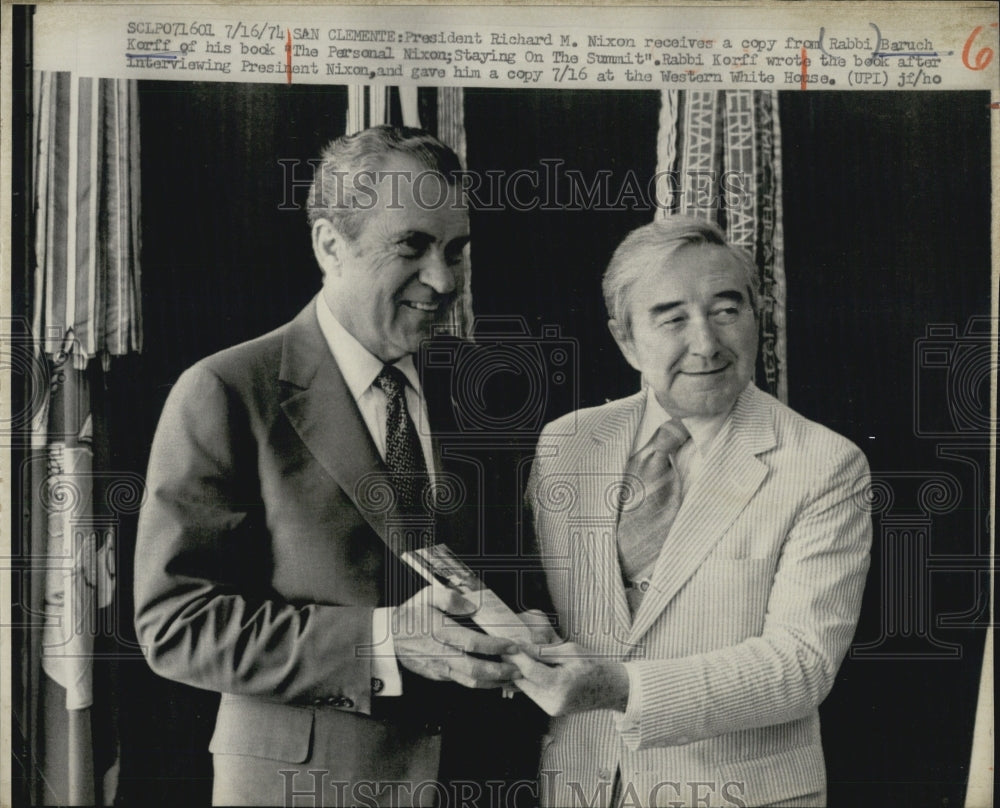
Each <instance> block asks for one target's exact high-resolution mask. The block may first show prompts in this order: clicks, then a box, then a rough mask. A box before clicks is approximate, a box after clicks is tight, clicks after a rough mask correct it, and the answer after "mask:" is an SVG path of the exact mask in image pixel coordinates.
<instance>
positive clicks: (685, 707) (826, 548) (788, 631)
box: [620, 441, 872, 750]
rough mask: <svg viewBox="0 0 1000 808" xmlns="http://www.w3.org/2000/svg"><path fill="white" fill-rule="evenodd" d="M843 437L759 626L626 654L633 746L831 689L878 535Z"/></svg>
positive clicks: (809, 700)
mask: <svg viewBox="0 0 1000 808" xmlns="http://www.w3.org/2000/svg"><path fill="white" fill-rule="evenodd" d="M837 445H838V447H843V448H840V449H839V450H838V451H835V452H834V453H833V455H832V456H831V457H830V459H829V465H826V466H825V468H826V469H827V470H828V471H829V473H828V474H824V475H822V480H820V481H817V482H816V484H815V487H814V490H813V492H812V495H811V497H810V498H809V499H808V501H807V502H806V504H805V506H804V507H803V508H802V509H801V510H800V512H799V514H798V518H797V519H796V520H795V522H794V523H793V525H792V527H791V529H790V531H789V532H788V535H787V537H786V539H785V541H784V544H783V549H782V553H781V556H780V559H779V561H778V565H777V569H776V572H775V576H774V581H773V584H772V588H771V591H770V595H769V598H768V601H767V612H766V616H765V618H764V626H763V630H762V632H761V633H760V635H759V636H755V637H751V638H748V639H746V640H744V641H743V642H740V643H738V644H737V645H734V646H731V647H728V648H720V649H717V650H714V651H710V652H707V653H702V654H696V655H692V656H687V657H679V658H676V659H661V660H649V661H635V662H629V663H627V668H628V669H629V677H630V681H631V682H632V683H633V687H635V686H638V691H639V693H638V699H637V701H638V702H639V710H638V715H634V714H632V705H631V704H630V707H629V711H627V712H626V715H625V720H624V721H623V722H622V723H621V727H620V729H621V730H622V737H623V740H624V741H625V743H626V744H627V745H628V746H629V747H630V748H632V749H633V750H641V749H647V748H651V747H657V746H670V745H677V744H685V743H689V742H691V741H695V740H700V739H703V738H708V737H712V736H715V735H719V734H722V733H728V732H734V731H737V730H741V729H748V728H752V727H761V726H768V725H772V724H781V723H785V722H788V721H792V720H795V719H798V718H801V717H804V716H806V715H808V714H809V713H810V712H811V711H813V710H815V709H816V707H817V706H818V705H819V704H820V702H821V701H822V700H823V699H824V698H825V697H826V695H827V694H828V693H829V691H830V688H831V687H832V686H833V681H834V677H835V676H836V673H837V669H838V667H839V666H840V663H841V661H842V659H843V657H844V654H845V653H846V651H847V648H848V646H849V644H850V642H851V639H852V637H853V635H854V630H855V627H856V624H857V619H858V613H859V611H860V608H861V595H862V591H863V589H864V583H865V577H866V574H867V571H868V565H869V554H870V548H871V538H872V526H871V517H870V514H869V510H868V508H867V507H866V505H865V503H864V491H865V487H866V485H867V482H868V479H869V471H868V464H867V461H866V460H865V458H864V455H863V454H862V453H861V452H860V450H858V449H857V448H856V447H854V446H853V445H850V444H847V442H846V441H843V442H838V444H837ZM847 447H849V448H847ZM724 585H725V582H723V581H720V586H724Z"/></svg>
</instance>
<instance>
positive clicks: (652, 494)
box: [618, 420, 691, 581]
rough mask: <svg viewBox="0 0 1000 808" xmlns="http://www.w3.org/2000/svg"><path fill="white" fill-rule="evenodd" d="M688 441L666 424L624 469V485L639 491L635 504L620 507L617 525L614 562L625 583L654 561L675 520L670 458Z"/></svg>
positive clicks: (677, 427) (676, 480)
mask: <svg viewBox="0 0 1000 808" xmlns="http://www.w3.org/2000/svg"><path fill="white" fill-rule="evenodd" d="M690 437H691V433H689V432H688V431H687V429H686V428H685V427H684V424H682V423H681V422H680V421H676V420H675V421H666V422H665V423H664V424H663V425H661V426H660V428H659V429H658V430H656V433H655V434H654V435H653V437H652V438H650V440H649V442H648V443H647V444H646V445H645V446H643V447H642V448H641V449H640V450H639V451H638V452H636V453H635V454H634V455H632V457H631V458H629V461H628V465H627V466H626V467H625V475H626V476H625V485H626V486H627V487H628V488H633V489H635V488H638V489H639V490H638V491H637V492H635V494H634V496H635V497H636V501H635V502H634V503H628V502H626V503H625V504H624V505H623V508H622V513H621V519H620V520H619V522H618V559H619V561H620V562H621V568H622V573H623V574H624V576H625V578H626V580H628V581H634V580H635V579H636V578H638V577H639V575H640V574H641V573H642V572H643V570H645V569H646V568H647V567H649V566H651V565H652V564H653V563H654V562H655V561H656V558H657V556H659V554H660V548H661V547H663V540H664V539H665V538H666V536H667V533H668V531H669V530H670V526H671V525H672V524H673V521H674V517H676V516H677V511H678V510H679V509H680V506H681V484H680V483H681V481H680V477H679V475H678V474H677V468H676V466H675V465H674V455H675V454H676V453H677V450H678V449H680V447H681V446H683V445H684V443H685V441H687V439H688V438H690ZM630 475H631V476H630ZM636 478H638V480H639V482H641V483H642V486H641V488H640V487H639V486H637V485H636ZM626 490H628V489H626ZM630 505H631V506H630Z"/></svg>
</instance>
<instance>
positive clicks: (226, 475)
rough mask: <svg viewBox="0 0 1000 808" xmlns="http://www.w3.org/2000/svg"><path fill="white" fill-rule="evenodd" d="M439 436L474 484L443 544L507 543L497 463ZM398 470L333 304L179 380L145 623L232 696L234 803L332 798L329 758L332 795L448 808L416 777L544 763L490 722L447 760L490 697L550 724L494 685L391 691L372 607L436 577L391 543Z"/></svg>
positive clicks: (159, 457)
mask: <svg viewBox="0 0 1000 808" xmlns="http://www.w3.org/2000/svg"><path fill="white" fill-rule="evenodd" d="M436 392H437V391H435V390H430V389H425V396H426V397H427V400H428V410H429V412H430V414H431V415H430V417H431V421H432V427H433V428H434V429H435V430H437V429H438V427H439V426H440V428H441V429H440V431H441V432H442V433H449V432H451V431H452V429H451V427H452V426H453V424H454V421H453V419H451V417H450V415H449V413H448V409H449V408H448V407H447V406H442V404H441V402H440V401H439V400H438V398H439V397H438V396H436ZM444 398H447V396H445V397H444ZM434 445H435V452H436V454H438V455H439V456H438V468H439V469H441V470H442V473H443V474H442V476H443V477H447V479H449V480H453V481H458V488H459V489H460V490H462V492H463V493H462V497H463V500H462V503H463V504H461V505H460V506H459V507H457V508H454V509H453V510H452V512H451V513H449V514H446V515H443V516H441V517H440V518H439V519H437V520H436V523H435V530H436V531H437V533H436V539H437V540H443V541H446V542H448V544H449V545H450V546H452V547H453V548H454V549H455V550H456V552H459V553H460V554H462V553H465V554H469V553H471V554H473V555H476V556H480V557H482V556H484V555H489V554H490V553H491V549H490V545H489V544H488V542H487V539H486V536H485V534H484V527H483V526H484V518H483V513H484V508H483V507H482V501H481V497H482V494H483V492H484V491H485V490H486V489H488V488H489V486H490V481H489V479H488V478H489V471H488V470H486V469H487V466H488V464H486V463H483V462H480V461H479V460H468V458H466V459H465V460H462V459H459V460H458V461H457V462H453V460H451V459H450V458H449V455H450V453H449V451H448V450H447V448H446V447H442V444H441V441H439V440H437V439H435V441H434ZM458 454H459V455H463V454H465V455H467V454H468V453H467V452H465V453H463V452H459V453H458ZM384 474H385V466H384V464H383V462H382V460H381V459H380V457H379V454H378V451H377V449H376V447H375V445H374V443H373V442H372V440H371V437H370V435H369V433H368V431H367V428H366V427H365V425H364V422H363V420H362V418H361V415H360V413H359V411H358V409H357V407H356V405H355V403H354V401H353V398H352V396H351V394H350V391H349V390H348V388H347V386H346V384H345V382H344V380H343V377H342V376H341V374H340V371H339V369H338V367H337V365H336V363H335V362H334V360H333V357H332V355H331V353H330V351H329V348H328V346H327V344H326V342H325V340H324V338H323V335H322V332H321V331H320V329H319V325H318V322H317V320H316V314H315V301H314V302H313V303H310V305H309V306H307V307H306V309H304V310H303V311H302V312H301V313H300V314H299V315H298V316H297V317H296V318H295V320H293V321H292V322H291V323H288V324H287V325H285V326H283V327H281V328H279V329H277V330H276V331H274V332H272V333H270V334H267V335H265V336H262V337H260V338H258V339H256V340H253V341H251V342H248V343H244V344H242V345H238V346H235V347H233V348H230V349H228V350H225V351H222V352H221V353H218V354H215V355H214V356H211V357H208V358H207V359H204V360H202V361H201V362H199V363H197V364H196V365H195V366H193V367H192V368H190V369H189V370H188V371H186V372H185V373H184V374H183V375H182V376H181V377H180V379H179V380H178V382H177V384H176V385H175V387H174V389H173V390H172V391H171V394H170V396H169V398H168V400H167V403H166V405H165V407H164V410H163V414H162V417H161V420H160V424H159V427H158V429H157V433H156V437H155V439H154V442H153V448H152V454H151V458H150V467H149V475H148V480H147V487H148V491H147V499H146V502H145V504H144V506H143V510H142V514H141V517H140V524H139V536H138V545H137V550H136V559H135V602H136V629H137V633H138V636H139V639H140V642H141V643H142V644H143V646H144V653H145V655H146V658H147V660H148V662H149V664H150V666H151V667H152V668H153V670H154V671H156V672H157V673H159V674H160V675H162V676H165V677H167V678H169V679H173V680H176V681H180V682H184V683H187V684H190V685H193V686H196V687H200V688H205V689H209V690H214V691H217V692H220V693H222V694H223V697H222V702H221V705H220V708H219V714H218V718H217V722H216V730H215V734H214V736H213V739H212V742H211V746H210V749H211V751H212V752H213V753H214V754H215V767H216V784H215V801H216V802H217V803H255V804H282V803H284V801H285V799H286V798H288V796H289V795H290V793H291V791H305V792H309V793H313V792H315V791H316V790H317V788H319V786H318V785H317V781H316V780H315V778H314V776H313V775H311V774H308V772H311V771H317V770H319V771H321V772H323V774H322V775H321V776H322V777H323V778H325V781H326V782H325V785H323V786H322V789H323V798H324V800H325V803H326V804H344V803H345V802H346V803H357V802H361V801H366V800H368V799H369V794H368V792H365V793H364V794H352V793H351V792H350V791H347V792H346V796H345V792H344V791H343V789H344V788H348V789H350V788H355V787H356V785H354V784H357V783H364V782H368V781H370V782H371V783H374V784H376V785H375V786H374V787H373V789H374V791H375V792H376V796H375V797H374V799H376V800H377V801H378V802H380V803H403V804H405V803H407V802H409V801H411V800H412V801H415V802H424V803H426V802H428V801H432V800H433V799H434V798H435V797H436V798H437V800H438V801H444V799H443V798H442V796H441V795H440V793H438V789H439V787H438V786H434V785H431V786H427V787H424V788H422V789H418V793H416V794H414V793H412V792H413V789H414V788H415V787H417V786H418V785H419V784H420V783H422V782H429V783H432V784H433V783H435V782H437V781H439V780H440V778H441V777H442V776H445V777H450V778H459V779H467V780H470V781H471V780H478V781H480V782H483V781H484V780H485V779H487V778H490V777H496V776H498V775H499V776H500V777H504V778H506V779H508V780H510V779H512V778H514V779H516V778H517V777H519V776H521V775H522V774H524V773H526V772H524V771H522V770H521V769H520V768H518V767H519V766H525V767H527V771H530V772H531V773H533V767H534V764H535V762H536V761H537V758H536V757H534V755H533V753H532V751H531V750H532V748H533V747H532V737H531V735H530V733H528V734H526V736H525V737H523V738H518V739H516V743H517V746H516V747H511V746H510V745H509V743H499V744H498V737H497V734H496V733H494V732H491V728H490V726H489V724H488V723H487V724H486V725H482V724H479V725H478V726H477V729H478V730H479V731H478V732H474V733H472V735H471V736H470V735H469V732H468V730H469V727H468V726H467V727H465V728H464V730H462V729H459V730H456V731H459V732H461V733H462V736H464V737H460V738H456V739H454V743H453V746H454V748H455V749H456V750H457V751H458V752H459V754H457V755H456V756H453V758H452V759H450V760H449V761H446V764H447V765H446V768H447V769H448V772H447V773H446V774H444V775H442V773H441V772H439V766H440V765H441V764H442V761H441V755H440V747H441V743H442V728H443V729H444V732H443V735H444V738H445V743H446V746H447V745H448V737H449V728H450V727H452V725H453V724H454V725H455V726H456V727H459V726H460V725H461V719H462V718H467V717H468V716H469V715H470V714H471V713H472V712H475V711H477V710H479V709H480V707H482V709H483V710H485V712H484V713H482V715H483V716H486V717H487V720H488V717H489V716H492V717H493V718H495V719H497V720H500V719H502V718H509V719H510V720H512V721H514V720H517V719H516V718H514V715H515V714H516V713H519V711H521V712H520V716H521V717H522V718H524V717H527V718H528V719H529V724H530V723H535V724H537V720H536V718H537V716H536V714H535V712H534V708H533V706H532V705H528V706H525V705H524V704H523V703H522V704H520V705H519V706H517V707H516V708H514V709H510V708H508V706H507V705H501V706H498V705H500V699H499V697H498V694H497V692H496V691H490V692H489V693H487V694H478V693H473V692H471V691H467V690H465V689H464V688H461V687H459V686H457V685H454V684H440V683H432V682H429V681H427V680H423V679H420V678H419V677H416V676H410V675H408V674H406V673H405V672H404V695H403V696H402V697H399V698H396V697H382V698H378V697H373V688H374V689H375V690H376V691H377V690H378V688H379V686H380V683H379V682H378V681H373V679H372V660H371V653H372V650H371V648H370V646H371V644H372V643H371V640H372V638H371V617H372V610H373V609H374V608H375V607H377V606H387V605H393V604H396V603H399V602H401V601H402V600H403V599H405V598H406V597H408V596H409V595H410V594H411V593H412V592H413V591H415V589H416V588H417V586H419V585H420V583H419V582H418V581H417V580H416V579H415V577H414V576H413V574H412V573H411V572H410V571H409V570H408V569H407V568H406V567H405V565H403V564H402V563H401V562H399V561H398V560H397V559H396V558H395V556H394V554H393V553H392V551H391V550H390V549H389V546H388V545H389V544H390V543H393V542H395V541H397V540H398V537H399V535H400V529H401V528H403V529H405V528H406V527H407V524H406V517H403V516H401V515H399V514H398V513H396V511H395V510H394V508H392V507H391V503H390V504H389V506H388V507H387V503H386V500H385V498H384V497H383V496H381V494H380V491H381V490H383V489H382V488H381V487H380V485H379V483H380V482H381V481H383V480H384V479H385V477H384ZM513 532H514V531H513V525H508V526H507V530H506V535H507V536H512V535H513ZM484 542H485V543H484ZM506 566H507V567H508V568H509V567H510V564H509V563H508V564H507V565H506ZM498 580H499V579H498ZM499 588H501V589H503V587H502V586H501V587H499ZM507 594H508V597H509V596H510V594H509V589H508V593H507ZM518 605H519V606H521V605H524V604H518ZM375 652H376V653H377V652H378V649H375ZM477 698H481V699H483V701H482V702H481V704H480V705H479V706H471V705H470V702H469V700H470V699H477ZM515 701H520V702H526V701H527V700H526V699H524V697H523V696H521V697H519V698H518V699H516V700H515ZM453 716H458V719H459V720H458V721H457V722H453V721H452V717H453ZM499 732H500V733H503V732H504V730H503V729H500V730H499ZM477 740H482V741H484V742H485V743H486V744H487V746H485V747H481V748H480V747H477ZM505 740H508V741H509V740H510V739H505ZM505 748H510V749H511V750H513V751H512V752H511V754H510V755H505V754H504V751H503V750H504V749H505ZM487 749H488V750H489V751H488V752H487V751H486V750H487ZM491 767H492V768H491ZM393 782H395V783H399V782H402V783H403V784H404V785H403V786H399V785H392V783H393ZM385 783H390V785H389V786H388V788H382V787H381V784H385ZM341 784H347V785H346V786H345V785H341ZM407 784H409V785H407ZM408 789H409V792H408V791H407V790H408ZM453 799H454V797H451V798H449V801H453ZM488 801H489V800H488V797H486V796H484V798H483V802H482V804H488ZM289 804H290V803H289ZM317 804H319V803H317Z"/></svg>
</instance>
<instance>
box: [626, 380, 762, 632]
mask: <svg viewBox="0 0 1000 808" xmlns="http://www.w3.org/2000/svg"><path fill="white" fill-rule="evenodd" d="M774 445H775V436H774V424H773V419H772V417H771V413H770V410H768V409H767V408H766V407H765V406H764V403H763V401H762V399H761V397H760V393H759V392H758V391H757V388H756V387H754V386H753V385H752V384H751V385H750V386H748V387H747V389H746V390H745V391H744V392H743V393H742V394H741V395H740V398H739V399H738V400H737V402H736V405H735V406H734V408H733V412H732V413H731V415H730V417H729V418H728V419H726V422H725V424H724V425H723V427H722V429H721V431H720V432H719V434H718V435H717V436H716V439H715V440H714V441H713V442H712V445H711V447H710V449H709V452H708V455H707V456H706V457H705V458H703V462H702V469H701V472H700V473H699V475H698V479H697V481H696V482H695V484H694V485H692V487H691V490H690V491H688V492H687V493H686V494H685V496H684V500H683V502H682V503H681V508H680V511H679V512H678V513H677V518H676V519H675V520H674V523H673V525H672V526H671V528H670V533H669V535H668V536H667V539H666V544H665V547H664V550H663V552H662V553H661V554H660V556H659V558H658V559H657V562H656V566H655V568H654V571H653V576H652V578H651V580H650V587H649V591H648V592H647V593H646V596H645V597H644V598H643V601H642V603H641V605H640V606H639V610H638V612H637V613H636V615H635V620H634V621H633V623H632V628H631V631H630V633H629V640H630V642H633V643H635V642H637V641H638V640H639V638H641V637H642V635H643V634H645V633H646V631H648V630H649V627H650V626H651V625H652V624H653V622H654V621H655V620H656V619H657V617H659V615H660V614H661V613H662V612H663V610H664V609H665V608H666V606H667V604H669V603H670V601H671V600H672V599H673V598H674V596H675V595H676V594H677V593H678V591H680V589H681V587H682V586H684V584H685V583H686V582H687V581H688V580H689V579H690V578H691V576H692V575H694V573H695V572H696V571H697V569H698V568H699V567H700V566H701V564H702V563H703V562H704V560H705V558H706V557H707V556H708V555H709V553H711V551H712V549H713V548H714V547H715V545H716V544H718V542H719V540H720V539H721V538H722V536H723V534H724V533H725V532H726V531H727V530H728V529H729V527H730V525H732V523H733V522H734V521H735V520H736V518H737V517H738V516H739V514H740V513H741V512H742V511H743V509H744V508H745V507H746V505H747V503H748V502H749V501H750V499H751V497H753V495H754V493H756V491H757V489H758V488H759V487H760V485H761V483H763V481H764V478H765V477H766V476H767V471H768V468H767V465H766V464H764V463H763V462H762V461H761V460H760V459H759V458H758V457H757V455H758V454H760V453H761V452H764V451H767V450H768V449H770V448H772V447H773V446H774Z"/></svg>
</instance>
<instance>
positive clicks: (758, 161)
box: [656, 90, 788, 402]
mask: <svg viewBox="0 0 1000 808" xmlns="http://www.w3.org/2000/svg"><path fill="white" fill-rule="evenodd" d="M656 153H657V176H658V177H664V176H671V177H673V178H674V179H673V181H672V182H670V183H667V184H669V185H672V187H673V190H674V191H675V193H674V194H673V195H668V196H664V195H663V191H664V190H665V188H664V185H663V184H661V185H660V186H658V188H659V191H658V193H659V194H660V195H661V198H662V199H664V200H669V204H665V205H663V206H662V207H660V208H659V209H658V211H657V215H658V216H671V215H676V214H682V215H690V216H699V217H703V218H705V219H709V220H711V221H714V222H716V223H717V224H718V225H719V226H721V227H722V228H723V229H724V230H725V232H726V236H727V238H728V239H729V241H730V242H731V243H733V244H735V245H737V246H739V247H742V248H744V249H746V250H747V251H749V252H750V253H751V254H752V255H753V257H754V260H755V262H756V264H757V269H758V272H759V273H760V275H759V276H760V288H761V313H760V351H759V355H758V359H757V384H758V385H759V386H760V387H761V388H762V389H764V390H767V391H768V392H769V393H771V394H772V395H774V396H777V397H778V398H779V399H781V400H782V401H786V402H787V400H788V379H787V358H786V342H785V266H784V236H783V233H782V211H781V126H780V122H779V120H778V94H777V91H774V90H723V91H679V90H664V91H662V93H661V106H660V123H659V135H658V138H657V149H656Z"/></svg>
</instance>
